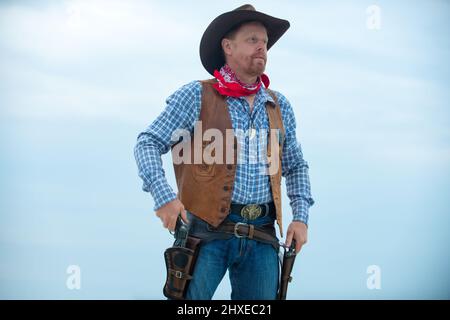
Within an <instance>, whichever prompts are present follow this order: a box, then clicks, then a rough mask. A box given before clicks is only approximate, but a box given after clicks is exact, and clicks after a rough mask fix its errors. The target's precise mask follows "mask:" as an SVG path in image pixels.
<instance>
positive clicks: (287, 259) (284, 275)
mask: <svg viewBox="0 0 450 320" xmlns="http://www.w3.org/2000/svg"><path fill="white" fill-rule="evenodd" d="M295 257H296V253H295V240H292V245H291V247H290V248H289V249H288V250H285V251H284V255H283V263H282V266H281V276H280V287H279V288H278V295H277V300H286V294H287V288H288V284H289V283H290V282H291V281H292V277H291V273H292V269H293V268H294V262H295Z"/></svg>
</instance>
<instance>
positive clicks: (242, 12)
mask: <svg viewBox="0 0 450 320" xmlns="http://www.w3.org/2000/svg"><path fill="white" fill-rule="evenodd" d="M250 21H258V22H261V23H262V24H263V25H264V27H265V28H266V30H267V36H268V38H269V41H268V43H267V50H269V49H270V47H272V46H273V45H274V44H275V42H277V41H278V39H280V38H281V36H282V35H283V34H284V33H285V32H286V30H287V29H289V26H290V24H289V21H287V20H283V19H278V18H275V17H272V16H269V15H267V14H265V13H262V12H259V11H256V9H255V8H254V7H253V6H252V5H250V4H246V5H243V6H240V7H239V8H236V9H234V10H233V11H229V12H225V13H223V14H221V15H220V16H218V17H217V18H215V19H214V20H213V21H212V22H211V23H210V24H209V26H208V28H206V30H205V32H204V33H203V36H202V40H201V41H200V59H201V61H202V64H203V66H204V67H205V69H206V70H207V71H208V72H209V73H210V74H211V75H213V73H214V70H215V69H217V70H219V69H220V68H221V67H222V66H223V65H224V64H225V59H224V57H223V54H222V44H221V41H222V39H223V37H224V36H225V35H226V34H227V33H228V32H229V31H230V30H232V29H233V28H235V27H237V26H239V25H240V24H242V23H244V22H250Z"/></svg>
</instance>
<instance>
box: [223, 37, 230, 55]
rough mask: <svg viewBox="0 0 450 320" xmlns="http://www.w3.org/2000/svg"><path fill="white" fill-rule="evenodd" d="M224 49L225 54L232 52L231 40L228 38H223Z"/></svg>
mask: <svg viewBox="0 0 450 320" xmlns="http://www.w3.org/2000/svg"><path fill="white" fill-rule="evenodd" d="M222 49H223V52H224V53H225V55H230V54H231V40H230V39H227V38H223V39H222Z"/></svg>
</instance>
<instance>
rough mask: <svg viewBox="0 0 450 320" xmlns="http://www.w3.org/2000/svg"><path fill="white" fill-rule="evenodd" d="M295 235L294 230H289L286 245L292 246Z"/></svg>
mask: <svg viewBox="0 0 450 320" xmlns="http://www.w3.org/2000/svg"><path fill="white" fill-rule="evenodd" d="M293 236H294V233H293V232H292V231H289V230H288V232H287V235H286V242H285V245H286V246H288V247H290V246H291V243H292V238H293Z"/></svg>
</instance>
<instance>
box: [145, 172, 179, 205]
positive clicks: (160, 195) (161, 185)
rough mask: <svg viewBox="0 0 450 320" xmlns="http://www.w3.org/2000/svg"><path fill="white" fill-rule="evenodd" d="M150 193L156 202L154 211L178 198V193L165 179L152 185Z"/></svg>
mask: <svg viewBox="0 0 450 320" xmlns="http://www.w3.org/2000/svg"><path fill="white" fill-rule="evenodd" d="M150 193H151V194H152V196H153V200H154V201H155V206H154V207H153V210H154V211H157V210H158V209H159V208H161V207H162V206H164V205H165V204H167V203H169V202H170V201H172V200H175V199H176V198H177V195H176V193H175V192H173V190H172V188H171V187H170V185H169V183H168V182H167V180H166V179H164V178H163V179H159V180H156V181H155V182H154V183H152V186H151V190H150Z"/></svg>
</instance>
